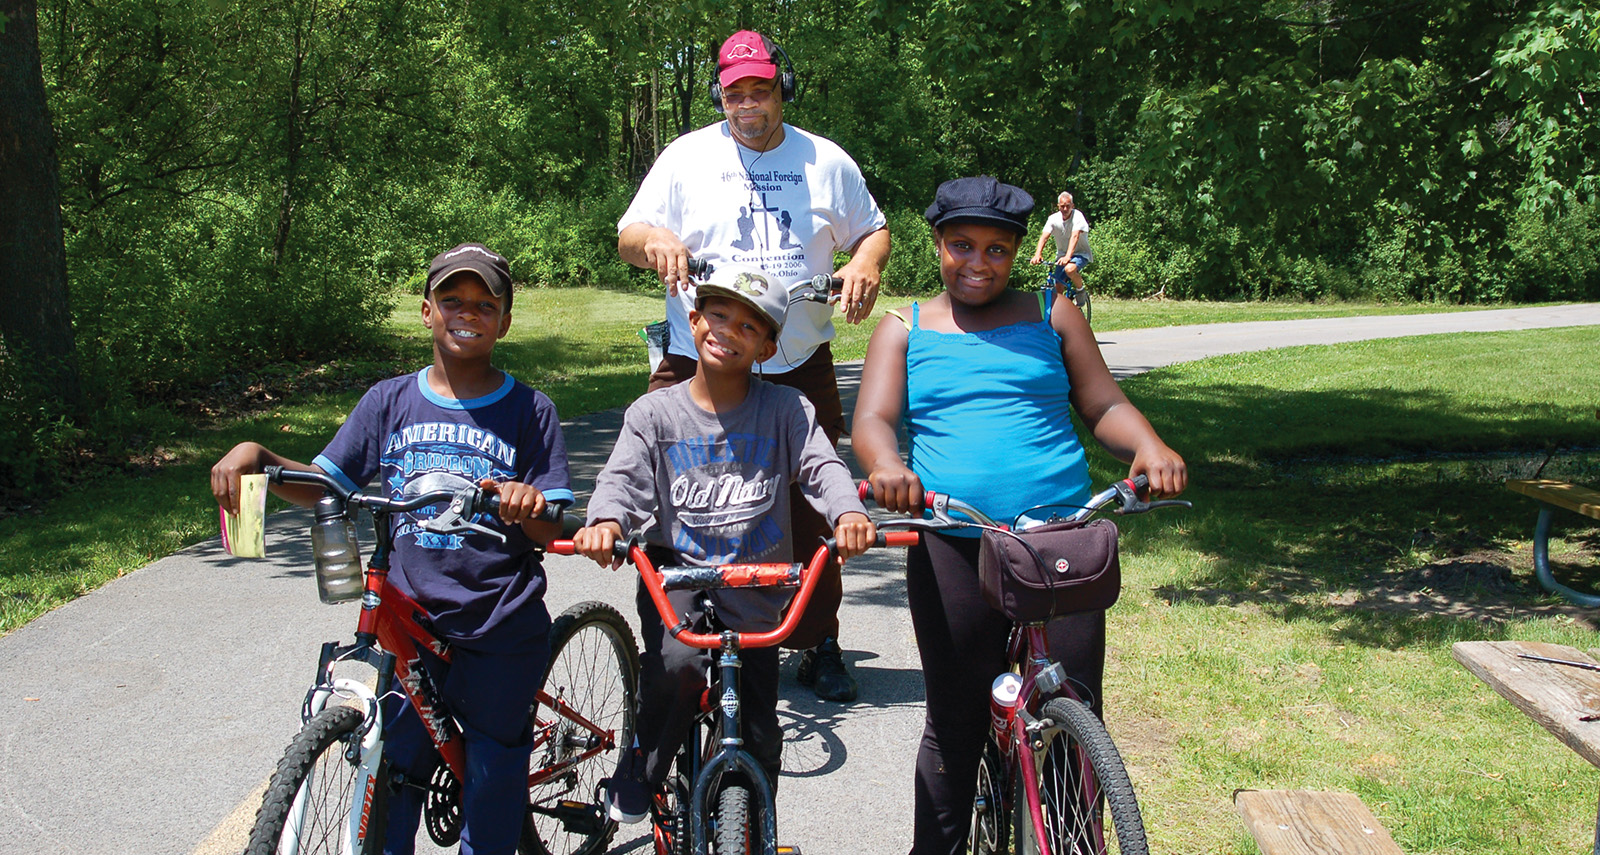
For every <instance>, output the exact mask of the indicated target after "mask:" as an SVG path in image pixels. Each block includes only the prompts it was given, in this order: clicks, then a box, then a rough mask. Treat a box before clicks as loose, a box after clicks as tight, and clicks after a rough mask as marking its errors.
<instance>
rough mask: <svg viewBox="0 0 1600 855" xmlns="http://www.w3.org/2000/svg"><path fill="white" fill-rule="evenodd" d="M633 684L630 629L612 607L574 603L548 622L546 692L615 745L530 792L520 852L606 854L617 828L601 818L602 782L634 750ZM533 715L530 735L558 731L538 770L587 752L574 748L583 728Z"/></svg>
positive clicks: (635, 654) (537, 759) (538, 756)
mask: <svg viewBox="0 0 1600 855" xmlns="http://www.w3.org/2000/svg"><path fill="white" fill-rule="evenodd" d="M638 686H639V650H638V646H637V644H636V643H635V642H634V638H633V630H631V629H629V628H628V622H627V621H626V620H624V619H623V617H622V615H621V614H619V613H618V612H617V610H616V609H614V608H612V607H611V606H609V605H607V604H606V603H601V602H592V601H591V602H583V603H578V604H577V605H575V606H572V607H571V608H569V609H567V610H566V611H565V612H562V614H561V616H560V617H558V618H556V620H555V622H554V623H553V624H551V627H550V667H549V668H548V669H546V672H545V679H544V689H545V691H546V692H548V693H550V694H551V695H553V696H556V697H558V698H560V699H561V700H562V701H564V702H565V703H567V704H568V705H570V706H571V707H572V708H573V710H574V711H575V712H576V713H577V714H578V715H581V716H583V717H584V718H586V719H588V720H589V721H590V722H592V723H593V724H594V725H595V726H596V727H599V728H602V729H605V730H611V731H613V733H614V734H615V745H614V746H613V748H612V749H611V750H608V751H602V752H598V753H596V754H595V755H594V756H592V757H590V758H588V759H586V760H584V761H583V762H581V763H580V764H578V765H577V766H576V767H575V768H574V769H573V770H572V771H571V772H570V773H568V774H566V775H564V776H562V777H559V778H556V779H553V780H551V781H549V782H547V783H544V784H542V785H540V786H537V787H530V788H529V790H528V816H527V821H526V822H524V823H523V829H522V841H521V844H520V845H519V846H518V851H520V852H522V853H523V855H598V853H600V852H604V851H605V848H606V845H607V844H608V843H610V842H611V838H612V836H613V835H615V834H616V831H617V823H616V822H615V821H614V820H612V819H610V818H609V817H607V816H606V813H605V801H604V798H605V796H604V793H603V792H602V788H601V786H600V780H601V779H602V778H605V777H608V776H609V775H611V773H612V771H613V770H615V769H616V767H617V758H618V756H619V752H621V751H626V750H628V749H629V748H631V747H632V745H633V714H634V698H635V694H636V692H637V691H638ZM533 715H534V722H533V728H534V731H535V732H539V731H540V730H541V729H542V728H545V727H547V726H550V725H551V724H552V723H553V725H554V727H555V732H554V733H553V734H552V735H551V738H550V740H549V741H548V742H546V743H545V745H544V747H543V748H541V749H539V750H537V751H535V752H534V755H533V758H532V765H533V767H534V768H535V769H538V768H547V767H548V766H550V765H552V764H554V763H557V762H560V761H562V760H564V759H566V758H568V757H571V756H573V755H574V754H576V753H581V752H582V751H583V750H584V749H585V746H583V745H581V744H579V743H580V742H581V740H582V738H583V736H584V735H585V734H586V731H583V730H582V729H581V728H580V727H579V726H578V725H577V724H575V723H574V722H572V721H570V720H567V719H563V718H560V717H559V716H555V714H554V713H552V712H551V711H549V710H534V713H533ZM541 717H542V719H543V720H542V721H541ZM552 718H554V721H553V722H552Z"/></svg>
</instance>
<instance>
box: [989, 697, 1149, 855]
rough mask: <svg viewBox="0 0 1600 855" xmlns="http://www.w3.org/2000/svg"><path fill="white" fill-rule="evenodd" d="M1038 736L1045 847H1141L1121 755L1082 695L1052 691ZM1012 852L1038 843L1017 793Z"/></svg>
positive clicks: (1123, 851) (1087, 851)
mask: <svg viewBox="0 0 1600 855" xmlns="http://www.w3.org/2000/svg"><path fill="white" fill-rule="evenodd" d="M1040 720H1041V721H1042V722H1044V724H1045V728H1044V730H1043V731H1042V732H1041V733H1040V738H1041V739H1042V740H1043V741H1044V748H1043V750H1042V751H1036V752H1034V755H1035V757H1036V758H1037V760H1036V762H1035V769H1034V773H1035V775H1036V782H1037V785H1038V788H1039V808H1040V812H1041V814H1042V819H1043V820H1044V830H1045V835H1046V836H1047V838H1048V839H1049V841H1050V851H1051V852H1054V853H1071V855H1111V853H1115V854H1116V855H1148V853H1149V851H1150V847H1149V843H1148V842H1146V840H1145V834H1144V819H1143V818H1142V817H1141V816H1140V815H1139V800H1138V799H1137V798H1136V797H1135V795H1134V792H1133V782H1132V781H1130V780H1129V778H1128V770H1127V768H1126V767H1125V766H1123V764H1122V755H1121V754H1119V753H1118V752H1117V746H1116V744H1115V743H1114V742H1112V741H1111V735H1110V734H1109V733H1107V732H1106V728H1105V725H1104V724H1102V723H1101V721H1100V719H1099V718H1098V717H1096V716H1095V714H1094V712H1093V711H1092V710H1090V709H1089V708H1088V707H1087V706H1085V705H1084V704H1083V703H1081V702H1079V701H1076V700H1072V699H1070V698H1056V699H1054V700H1052V701H1050V702H1049V703H1046V704H1045V705H1044V709H1043V711H1042V713H1041V715H1040ZM1015 795H1016V798H1015V801H1016V803H1017V804H1016V809H1015V811H1014V813H1015V816H1016V839H1017V852H1018V853H1019V855H1033V853H1037V852H1038V851H1039V847H1038V843H1037V841H1036V839H1035V836H1034V830H1033V821H1032V818H1031V817H1030V816H1029V814H1028V806H1027V800H1026V799H1025V798H1023V794H1022V793H1021V792H1020V791H1019V792H1017V793H1016V794H1015Z"/></svg>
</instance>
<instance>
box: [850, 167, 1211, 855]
mask: <svg viewBox="0 0 1600 855" xmlns="http://www.w3.org/2000/svg"><path fill="white" fill-rule="evenodd" d="M1032 210H1033V198H1032V197H1030V196H1029V195H1028V194H1027V193H1026V192H1024V191H1023V190H1022V189H1021V188H1018V187H1013V186H1010V185H1007V184H1001V183H1000V182H999V181H996V180H995V179H993V178H990V177H987V176H982V177H978V178H960V179H956V180H954V181H947V182H945V183H944V184H942V185H940V187H939V190H938V194H937V196H936V197H935V199H934V203H933V205H932V206H931V207H929V208H928V210H927V218H928V222H929V223H930V224H931V225H932V226H933V229H934V242H935V244H936V245H937V247H938V250H939V276H940V279H941V280H942V282H943V284H944V293H942V294H940V295H939V296H937V297H935V298H933V299H932V300H929V301H927V302H926V303H914V304H912V305H911V306H910V307H908V308H907V309H904V310H901V311H899V312H897V313H892V315H893V316H891V317H886V318H884V319H883V322H882V323H880V324H879V325H878V328H877V330H876V331H875V332H874V333H873V335H872V342H871V344H869V345H868V347H867V362H866V367H865V368H864V369H863V372H862V376H861V391H860V394H859V396H858V398H857V402H856V411H855V421H854V424H853V426H852V437H851V442H852V444H853V445H854V448H855V454H856V458H857V460H859V461H860V463H861V466H862V468H863V469H865V470H866V471H867V473H868V476H867V477H868V480H870V481H871V482H872V488H873V495H874V496H875V497H876V498H877V500H878V503H879V504H881V505H883V506H884V507H885V508H887V509H889V510H892V511H902V512H915V511H920V510H921V503H922V496H923V492H924V490H926V489H934V490H937V491H939V492H942V493H948V494H950V495H952V496H955V497H956V498H959V499H962V500H963V501H966V502H969V503H971V504H973V505H975V506H977V507H978V508H980V509H982V510H983V511H985V512H986V513H988V514H989V515H990V516H992V517H994V518H995V519H998V520H1002V521H1008V520H1009V519H1010V518H1011V517H1014V516H1015V515H1017V514H1018V513H1020V512H1022V511H1024V510H1026V509H1028V508H1031V507H1033V506H1035V505H1042V504H1058V503H1073V502H1081V501H1082V500H1083V499H1085V498H1087V497H1088V495H1089V493H1090V485H1089V471H1088V465H1087V463H1086V462H1085V459H1084V450H1083V445H1082V443H1081V442H1080V441H1079V438H1078V435H1077V433H1076V432H1075V431H1074V429H1073V426H1072V419H1071V415H1070V414H1071V412H1072V411H1074V410H1075V411H1076V412H1077V414H1078V416H1079V418H1080V419H1081V420H1082V422H1083V424H1084V426H1085V427H1086V428H1087V429H1088V430H1089V432H1090V433H1091V434H1093V436H1094V438H1095V440H1097V441H1098V442H1099V443H1100V444H1101V445H1102V446H1104V447H1105V448H1106V450H1107V451H1109V452H1111V454H1112V455H1113V456H1115V457H1116V458H1117V459H1119V460H1122V461H1124V462H1127V463H1128V464H1129V474H1130V475H1139V474H1143V475H1145V476H1146V477H1148V478H1149V479H1150V489H1151V493H1152V494H1153V495H1155V496H1171V495H1177V494H1178V493H1180V492H1182V491H1183V489H1184V487H1185V486H1186V484H1187V480H1188V475H1187V470H1186V469H1185V467H1184V462H1183V458H1182V457H1180V456H1178V454H1177V453H1176V452H1174V451H1173V450H1172V449H1171V448H1168V447H1167V445H1166V444H1165V443H1163V442H1162V441H1161V438H1160V437H1159V436H1158V435H1157V434H1156V432H1155V429H1154V428H1152V427H1151V426H1150V423H1149V422H1148V421H1147V420H1146V419H1145V417H1144V416H1143V414H1141V413H1140V412H1139V410H1138V409H1137V408H1135V407H1134V406H1133V404H1131V403H1129V401H1128V399H1127V396H1125V395H1123V393H1122V389H1121V388H1120V387H1119V386H1117V382H1116V380H1114V379H1113V378H1112V376H1111V372H1110V371H1109V370H1108V369H1107V368H1106V363H1105V360H1104V359H1103V358H1102V357H1101V356H1100V348H1099V346H1098V345H1097V344H1096V343H1095V339H1094V334H1093V333H1091V332H1090V330H1089V324H1088V322H1087V321H1085V320H1084V318H1083V315H1082V314H1080V313H1079V312H1078V308H1077V307H1076V306H1074V305H1073V304H1072V302H1071V301H1068V300H1060V301H1055V303H1054V305H1053V306H1052V307H1051V309H1050V311H1049V312H1048V313H1045V312H1043V311H1041V310H1042V304H1041V302H1040V301H1039V300H1038V299H1036V298H1035V297H1034V296H1033V295H1032V294H1028V293H1023V292H1020V291H1015V290H1009V289H1008V288H1007V287H1006V286H1007V283H1008V281H1009V279H1010V276H1011V266H1012V264H1013V263H1014V262H1015V261H1016V255H1017V246H1018V243H1019V241H1020V240H1021V238H1022V235H1023V234H1025V233H1026V232H1027V228H1028V214H1029V213H1031V212H1032ZM902 420H903V421H904V423H905V427H906V432H907V434H908V435H909V436H910V438H911V449H910V451H911V454H910V462H909V465H907V463H905V462H902V461H901V459H900V447H899V441H898V437H897V431H898V429H899V427H900V425H901V422H902ZM977 565H978V541H977V540H976V539H975V538H973V537H959V536H955V535H953V534H934V535H926V536H924V538H923V542H922V543H921V544H919V545H918V546H916V547H913V548H912V549H910V550H908V551H907V555H906V595H907V601H908V603H909V604H910V607H911V619H912V625H913V628H914V630H915V632H916V637H917V648H918V651H919V653H920V655H921V657H922V668H923V682H924V686H925V688H926V697H927V708H928V712H927V722H926V724H925V725H924V729H923V737H922V744H921V748H920V749H919V751H918V754H917V772H916V806H915V813H914V823H915V825H914V828H913V832H912V849H911V851H912V853H913V855H923V853H939V855H945V853H954V852H959V851H962V850H963V849H964V848H965V846H966V841H967V831H968V824H969V820H970V817H971V812H972V798H973V790H974V787H975V782H976V776H977V767H978V759H979V756H980V754H981V752H982V750H983V740H984V736H985V734H986V733H987V732H988V727H989V718H988V717H989V684H990V682H991V681H992V680H993V679H994V678H995V677H996V676H998V675H999V674H1000V673H1001V672H1002V671H1004V670H1005V669H1006V667H1007V663H1006V649H1005V647H1006V639H1007V636H1008V634H1009V632H1010V629H1011V627H1010V624H1009V623H1008V622H1007V621H1006V619H1005V616H1004V615H1001V614H1000V613H998V612H996V611H994V610H993V609H990V608H989V606H988V604H987V603H985V602H984V600H983V596H982V593H981V591H980V590H979V588H978V572H977ZM1048 634H1049V638H1050V651H1051V655H1052V658H1054V659H1056V660H1057V661H1059V662H1060V663H1061V664H1062V665H1063V666H1064V667H1065V668H1066V670H1067V676H1068V678H1069V679H1071V680H1073V681H1075V682H1076V683H1077V684H1078V686H1079V687H1080V688H1081V689H1082V690H1083V691H1084V696H1085V697H1086V698H1088V699H1091V700H1092V702H1093V703H1092V705H1093V706H1094V708H1095V711H1096V712H1097V713H1098V712H1099V711H1100V701H1099V698H1100V680H1101V674H1102V669H1103V663H1104V658H1105V615H1104V613H1098V612H1096V613H1088V614H1077V615H1071V616H1068V617H1065V618H1059V619H1057V620H1056V621H1055V622H1053V623H1052V624H1050V626H1049V629H1048Z"/></svg>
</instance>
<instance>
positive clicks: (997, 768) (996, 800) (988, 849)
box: [967, 736, 1011, 855]
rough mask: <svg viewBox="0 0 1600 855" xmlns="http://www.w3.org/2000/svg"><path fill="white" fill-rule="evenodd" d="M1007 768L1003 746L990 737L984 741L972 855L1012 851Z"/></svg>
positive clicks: (970, 830) (969, 843)
mask: <svg viewBox="0 0 1600 855" xmlns="http://www.w3.org/2000/svg"><path fill="white" fill-rule="evenodd" d="M1007 783H1008V782H1007V781H1006V767H1005V763H1004V762H1003V761H1002V760H1001V759H1000V747H999V746H998V745H996V744H995V741H994V737H993V736H990V737H989V738H987V739H985V740H984V742H983V755H982V756H981V757H980V758H979V759H978V787H977V790H976V791H975V792H974V793H973V797H972V824H971V826H970V827H969V828H968V832H967V851H968V852H970V853H972V855H1007V853H1008V852H1010V850H1011V829H1010V828H1009V827H1008V825H1007V823H1006V805H1007V804H1009V802H1010V798H1009V794H1008V793H1007V792H1006V790H1007V787H1006V784H1007Z"/></svg>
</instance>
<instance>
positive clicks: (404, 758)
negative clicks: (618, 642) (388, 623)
mask: <svg viewBox="0 0 1600 855" xmlns="http://www.w3.org/2000/svg"><path fill="white" fill-rule="evenodd" d="M450 655H451V661H450V663H449V664H446V663H445V662H443V661H442V660H439V659H437V658H435V657H433V656H431V655H429V654H428V653H427V652H426V651H423V653H422V667H423V669H424V670H425V671H427V673H428V677H429V679H431V680H432V681H433V685H434V686H435V687H436V688H437V689H438V691H439V695H440V696H441V697H442V698H443V700H444V702H445V705H446V706H448V707H449V709H450V711H451V713H453V714H454V715H455V719H456V721H457V722H459V723H460V724H461V736H462V739H463V741H464V742H465V744H466V745H465V747H466V769H465V780H463V781H462V782H461V816H462V830H461V852H462V855H513V853H515V852H516V850H517V842H518V840H519V839H520V838H521V836H522V825H523V821H524V818H525V816H526V814H527V810H528V756H529V754H530V753H531V752H532V750H533V729H532V727H531V725H530V718H531V716H530V715H529V710H531V709H532V708H533V703H534V696H535V695H537V694H538V692H539V684H540V682H542V681H543V679H544V672H545V668H546V667H547V666H548V665H549V664H550V644H549V639H548V637H546V638H545V639H543V640H541V642H540V643H539V644H538V645H537V647H536V649H532V650H525V651H519V652H516V653H483V652H480V651H476V650H468V649H465V648H461V647H454V648H452V649H451V654H450ZM384 721H386V722H388V724H387V725H386V726H385V728H384V734H383V743H384V748H383V751H384V756H385V757H386V758H387V759H388V761H389V764H390V768H391V769H394V770H398V771H402V772H404V773H405V775H406V778H407V779H408V780H409V781H411V782H412V783H415V784H421V785H425V784H426V783H427V782H428V778H429V776H431V775H432V774H433V770H434V769H435V768H437V767H438V766H439V763H440V762H441V760H440V757H439V752H438V750H437V749H436V748H434V745H433V740H432V739H431V738H430V737H429V736H428V733H427V730H426V728H424V726H423V724H422V720H421V719H420V718H418V716H417V712H416V709H415V708H414V707H412V705H411V702H410V700H409V699H408V698H407V697H406V696H405V695H400V696H399V698H398V699H397V698H395V697H393V696H391V697H389V698H387V699H385V701H384ZM423 802H424V795H423V792H422V790H420V789H418V788H416V787H413V786H406V787H401V788H400V790H399V791H398V792H394V793H391V794H390V796H389V823H388V827H387V829H386V830H385V834H384V844H383V851H384V853H385V855H411V853H412V852H413V851H414V850H415V847H416V840H417V827H418V825H419V824H420V822H421V819H422V805H423Z"/></svg>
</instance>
